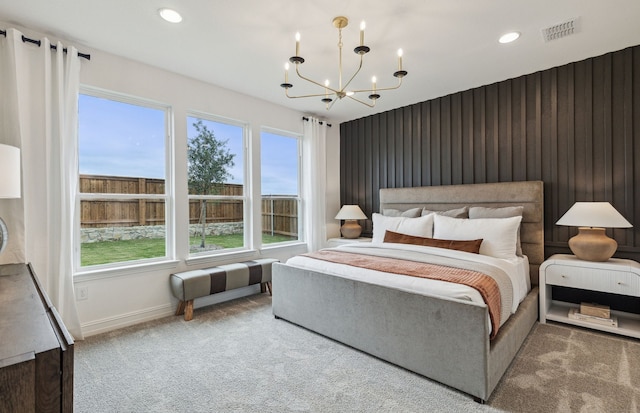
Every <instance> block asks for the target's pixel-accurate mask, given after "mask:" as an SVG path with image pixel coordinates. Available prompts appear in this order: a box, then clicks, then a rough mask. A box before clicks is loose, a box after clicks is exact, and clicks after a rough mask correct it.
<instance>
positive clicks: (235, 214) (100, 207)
mask: <svg viewBox="0 0 640 413" xmlns="http://www.w3.org/2000/svg"><path fill="white" fill-rule="evenodd" d="M242 191H243V187H242V185H236V184H223V185H222V186H221V187H220V188H219V189H218V194H219V195H230V196H232V195H238V196H240V195H242ZM80 192H81V193H93V194H164V192H165V187H164V180H163V179H149V178H133V177H116V176H98V175H80ZM201 206H202V203H201V202H200V200H198V199H190V200H189V223H190V224H197V223H199V222H200V211H201ZM80 211H81V212H80V225H81V227H82V228H104V227H130V226H138V225H164V223H165V207H164V201H163V200H159V199H126V200H123V199H113V198H111V199H110V198H108V196H105V198H104V199H93V200H82V201H81V202H80ZM206 212H207V216H206V222H207V223H209V224H210V223H223V222H241V221H243V220H244V219H243V218H244V214H243V205H242V201H241V200H236V199H230V200H208V201H207V211H206ZM262 231H263V232H265V233H271V234H281V235H289V236H296V235H297V234H298V202H297V200H296V198H291V197H284V196H263V197H262Z"/></svg>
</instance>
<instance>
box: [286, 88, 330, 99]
mask: <svg viewBox="0 0 640 413" xmlns="http://www.w3.org/2000/svg"><path fill="white" fill-rule="evenodd" d="M284 94H285V95H286V96H287V97H288V98H289V99H299V98H315V97H321V96H325V95H326V94H325V93H318V94H313V95H300V96H291V95H289V90H288V89H285V90H284Z"/></svg>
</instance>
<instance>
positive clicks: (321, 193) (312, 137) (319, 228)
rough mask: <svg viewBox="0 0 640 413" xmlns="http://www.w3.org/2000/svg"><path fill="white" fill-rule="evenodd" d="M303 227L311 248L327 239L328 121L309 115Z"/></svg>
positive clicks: (315, 247)
mask: <svg viewBox="0 0 640 413" xmlns="http://www.w3.org/2000/svg"><path fill="white" fill-rule="evenodd" d="M303 124H304V137H303V160H304V201H305V202H306V208H305V212H306V213H305V216H304V217H305V219H304V224H305V225H304V230H305V234H306V239H307V244H308V245H309V250H310V251H315V250H318V249H320V248H323V247H324V246H325V244H326V242H327V231H326V213H325V209H326V208H325V204H326V199H325V193H326V179H327V146H326V142H327V124H326V122H322V121H320V120H318V119H316V118H313V117H309V118H308V120H306V121H304V120H303Z"/></svg>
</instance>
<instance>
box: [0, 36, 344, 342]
mask: <svg viewBox="0 0 640 413" xmlns="http://www.w3.org/2000/svg"><path fill="white" fill-rule="evenodd" d="M7 27H16V28H18V29H19V30H21V31H22V32H23V33H25V35H27V36H34V37H41V35H39V34H38V33H35V32H34V31H32V30H31V31H30V30H28V29H24V28H22V27H19V26H15V25H8V24H4V25H3V28H7ZM62 41H63V42H65V40H64V39H62ZM65 43H66V44H70V43H69V42H65ZM76 47H78V49H79V50H80V51H81V52H83V53H90V54H91V60H90V61H83V63H82V71H81V83H82V84H83V85H86V86H91V87H97V88H101V89H105V90H108V91H113V92H118V93H123V94H127V95H131V96H136V97H141V98H146V99H151V100H154V101H158V102H161V103H166V104H169V105H171V107H172V108H173V114H174V119H175V125H174V129H175V131H174V137H175V141H174V144H175V149H174V156H175V180H176V182H186V179H187V164H186V151H187V137H186V131H187V125H186V116H187V111H188V110H196V111H200V112H205V113H210V114H214V115H218V116H222V117H226V118H231V119H235V120H239V121H242V122H246V123H248V124H250V129H251V137H250V139H251V140H252V144H253V148H254V149H257V148H259V144H260V128H261V127H270V128H274V129H280V130H285V131H290V132H294V133H300V134H301V133H302V122H303V121H302V116H303V115H304V114H303V113H301V112H297V111H294V110H291V109H287V108H284V107H282V106H278V105H275V104H272V103H269V102H266V101H262V100H259V99H255V98H252V97H249V96H247V95H243V94H239V93H235V92H233V91H230V90H226V89H224V88H221V87H217V86H214V85H210V84H206V83H203V82H199V81H196V80H194V79H191V78H187V77H184V76H180V75H177V74H175V73H170V72H167V71H164V70H160V69H157V68H154V67H151V66H148V65H145V64H142V63H139V62H135V61H132V60H128V59H124V58H121V57H118V56H114V55H111V54H108V53H104V52H102V51H99V50H94V49H90V48H87V47H83V46H82V45H76ZM194 64H197V62H194ZM327 121H328V122H329V123H331V120H330V119H327ZM327 146H328V150H329V153H328V155H327V159H328V163H329V164H328V165H327V170H328V171H329V173H328V176H327V200H326V205H327V208H326V209H327V220H326V224H328V225H329V227H328V228H327V232H328V234H329V236H337V234H339V230H338V226H337V222H336V221H335V220H333V217H334V216H335V214H336V213H337V211H338V209H339V185H340V183H339V176H340V175H339V156H338V154H339V146H340V145H339V125H338V124H334V125H333V127H332V128H330V129H329V131H328V133H327ZM253 156H254V158H253V159H254V161H253V168H251V171H252V172H251V174H252V175H253V182H256V183H258V186H256V187H253V188H252V189H251V192H252V195H253V196H254V198H256V199H259V195H260V188H259V183H260V179H259V166H260V156H259V154H258V153H256V154H253ZM175 195H176V196H175V198H176V203H175V216H176V221H175V225H176V228H177V230H176V245H177V246H179V247H178V249H177V251H176V257H177V259H176V261H174V262H169V263H163V264H155V265H146V266H140V267H137V268H130V269H127V270H112V271H102V272H93V273H82V274H79V275H77V276H76V277H75V286H76V291H77V288H78V287H87V288H88V298H87V299H86V300H82V301H77V305H78V312H79V316H80V322H81V325H82V330H83V333H84V334H85V336H88V335H92V334H97V333H100V332H105V331H109V330H113V329H115V328H120V327H124V326H126V325H130V324H135V323H138V322H141V321H145V320H150V319H154V318H158V317H163V316H169V315H172V314H173V313H174V311H175V308H176V305H177V300H176V299H175V298H173V296H172V295H171V292H170V289H169V274H171V273H172V272H176V271H183V270H187V269H195V268H201V267H206V266H211V265H216V264H223V263H227V262H232V261H238V260H239V259H251V258H256V257H258V256H269V257H275V258H279V259H281V260H286V259H287V258H288V257H290V256H292V255H295V254H297V253H301V252H304V251H306V246H305V245H297V246H290V247H287V248H275V249H269V250H263V251H253V252H247V253H244V254H242V255H240V256H233V257H231V256H227V257H220V258H218V259H216V260H209V261H206V260H205V261H196V262H190V263H189V264H187V262H186V261H185V258H186V257H187V256H188V239H187V236H188V234H187V231H186V230H181V228H185V227H186V226H187V225H188V207H187V202H181V200H186V198H187V188H186V185H179V186H176V194H175ZM7 218H8V219H10V217H7ZM252 218H253V220H254V221H255V222H259V221H260V219H261V218H260V211H254V216H253V217H252ZM334 226H335V228H334ZM257 236H259V235H257ZM257 292H259V286H251V287H247V288H244V289H239V290H235V291H229V292H225V293H221V294H217V295H216V296H214V297H208V298H205V299H200V300H196V303H195V305H196V308H197V307H200V306H202V305H206V304H210V303H214V302H220V301H223V300H227V299H230V298H235V297H238V296H242V295H247V294H253V293H257ZM196 317H197V315H196Z"/></svg>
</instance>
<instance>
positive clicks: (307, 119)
mask: <svg viewBox="0 0 640 413" xmlns="http://www.w3.org/2000/svg"><path fill="white" fill-rule="evenodd" d="M302 120H306V121H309V118H305V117H304V116H303V117H302ZM318 123H319V124H321V125H323V124H324V122H323V121H321V120H319V121H318ZM327 126H328V127H331V124H330V123H327Z"/></svg>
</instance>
